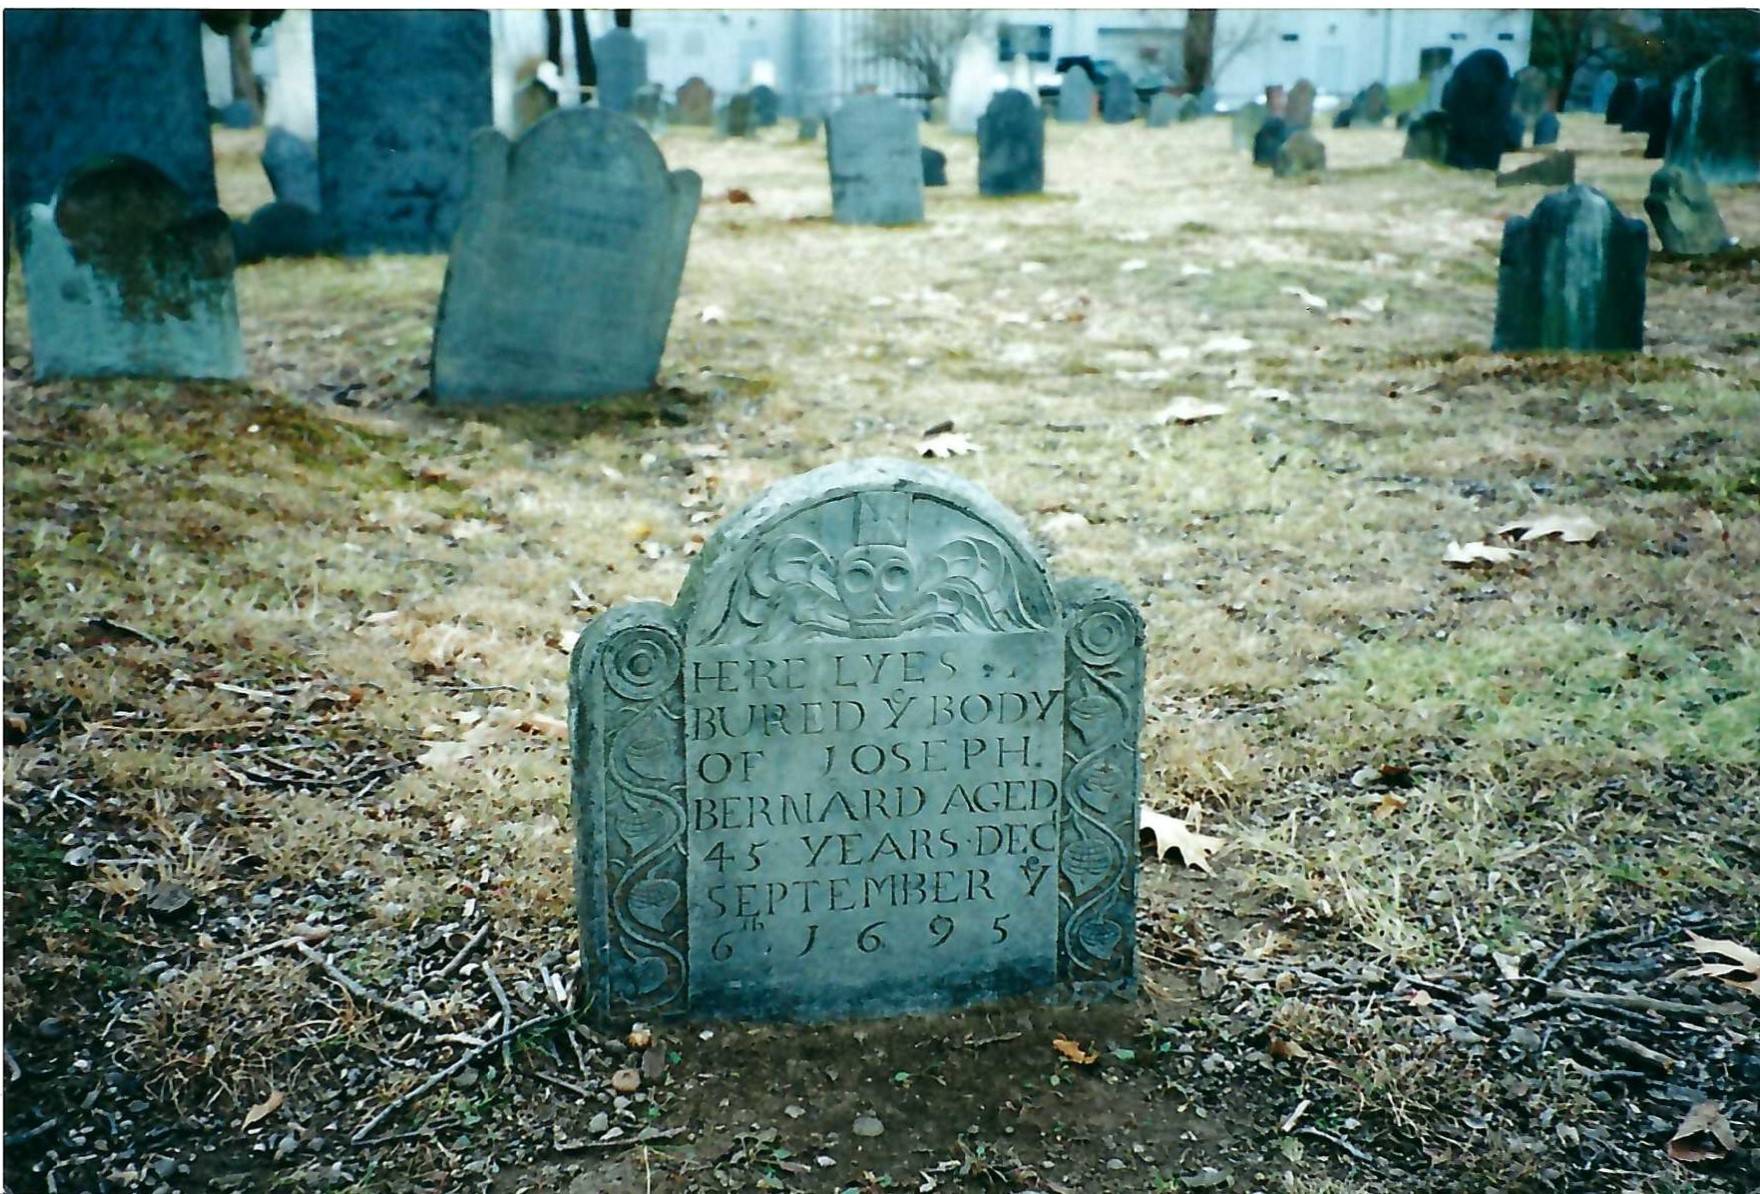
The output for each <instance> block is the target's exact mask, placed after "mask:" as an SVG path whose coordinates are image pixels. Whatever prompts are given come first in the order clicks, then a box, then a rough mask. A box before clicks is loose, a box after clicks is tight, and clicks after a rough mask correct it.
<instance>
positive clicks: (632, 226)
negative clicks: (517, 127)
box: [433, 108, 703, 404]
mask: <svg viewBox="0 0 1760 1194" xmlns="http://www.w3.org/2000/svg"><path fill="white" fill-rule="evenodd" d="M702 189H703V184H702V180H701V179H700V178H698V177H697V175H696V174H695V173H694V172H692V171H690V170H677V171H671V172H669V171H668V170H667V169H666V162H665V161H664V160H663V159H662V158H661V156H660V151H659V150H658V149H657V148H655V146H654V142H653V140H652V139H651V138H650V137H649V136H648V134H647V133H646V132H644V131H643V130H642V128H641V126H639V125H638V124H636V123H635V122H634V121H633V120H629V119H628V118H626V117H622V116H619V115H617V114H615V113H611V112H606V111H603V110H601V109H598V108H564V109H562V110H560V111H557V112H552V113H551V114H550V115H548V116H546V117H544V119H542V120H540V121H539V122H538V123H537V124H535V125H533V126H532V128H531V129H530V130H529V131H528V132H526V133H525V135H523V136H522V137H520V139H519V140H518V141H515V142H512V143H509V141H508V140H507V138H506V137H504V136H502V135H501V134H500V133H499V132H497V131H496V130H494V129H492V128H487V129H482V130H480V131H479V132H478V133H477V135H476V136H475V137H474V138H473V139H472V142H471V187H470V195H469V198H468V199H467V200H466V203H465V210H464V215H463V218H462V219H461V220H460V222H459V227H458V235H457V237H455V238H454V240H453V244H452V254H451V256H450V258H449V259H448V260H447V264H446V288H445V290H444V291H443V293H442V294H441V297H440V313H439V317H438V319H437V321H436V324H435V330H434V354H433V361H434V364H433V371H434V377H433V390H434V397H435V400H436V401H438V402H441V403H459V404H492V403H500V402H578V401H582V400H584V399H590V398H597V397H602V396H604V395H607V394H617V393H625V392H628V391H632V390H644V389H647V388H648V387H649V386H651V385H652V384H653V382H654V377H655V374H656V373H657V371H658V370H659V367H660V356H661V353H662V352H663V351H664V349H665V347H666V333H667V329H668V327H669V326H670V325H671V322H672V310H673V307H674V306H675V305H676V304H677V301H678V284H679V279H680V278H681V277H682V276H683V274H684V260H685V250H686V248H687V247H688V245H689V243H690V232H691V222H692V220H694V219H695V218H696V214H697V203H698V201H699V199H700V198H701V195H702Z"/></svg>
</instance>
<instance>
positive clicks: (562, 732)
mask: <svg viewBox="0 0 1760 1194" xmlns="http://www.w3.org/2000/svg"><path fill="white" fill-rule="evenodd" d="M519 728H520V729H522V730H524V731H525V732H526V733H528V734H548V735H549V736H550V737H552V738H566V737H568V722H567V720H566V719H564V718H561V717H551V716H550V715H549V714H548V713H528V714H526V715H525V717H524V719H523V720H521V721H520V723H519Z"/></svg>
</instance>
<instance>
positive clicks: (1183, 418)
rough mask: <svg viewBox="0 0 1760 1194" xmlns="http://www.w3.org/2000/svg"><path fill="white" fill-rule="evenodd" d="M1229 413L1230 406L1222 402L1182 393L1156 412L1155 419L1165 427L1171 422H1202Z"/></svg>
mask: <svg viewBox="0 0 1760 1194" xmlns="http://www.w3.org/2000/svg"><path fill="white" fill-rule="evenodd" d="M1227 413H1228V407H1226V406H1223V405H1222V404H1221V403H1218V402H1205V401H1203V400H1202V399H1200V398H1194V397H1192V396H1191V395H1190V394H1181V395H1180V396H1179V397H1178V398H1175V399H1174V400H1173V401H1172V402H1169V403H1168V404H1167V405H1166V406H1164V407H1162V408H1161V410H1160V411H1158V412H1157V413H1156V415H1155V421H1156V422H1157V423H1159V424H1161V425H1162V426H1163V427H1165V426H1167V424H1169V423H1202V422H1203V421H1204V420H1205V419H1214V418H1216V417H1217V416H1218V415H1226V414H1227Z"/></svg>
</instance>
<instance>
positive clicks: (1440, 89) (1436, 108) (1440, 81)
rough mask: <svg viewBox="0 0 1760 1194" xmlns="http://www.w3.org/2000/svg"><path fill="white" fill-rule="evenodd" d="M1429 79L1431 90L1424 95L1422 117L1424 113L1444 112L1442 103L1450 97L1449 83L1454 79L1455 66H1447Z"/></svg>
mask: <svg viewBox="0 0 1760 1194" xmlns="http://www.w3.org/2000/svg"><path fill="white" fill-rule="evenodd" d="M1427 77H1428V79H1429V89H1428V90H1427V91H1426V92H1425V93H1424V105H1423V109H1422V111H1421V112H1420V113H1419V114H1420V115H1422V114H1423V112H1440V111H1442V110H1443V109H1442V101H1443V98H1444V97H1445V96H1447V95H1448V84H1449V82H1450V81H1451V80H1452V79H1453V78H1454V66H1453V65H1452V64H1445V65H1443V66H1442V67H1439V68H1438V69H1437V70H1436V71H1435V72H1434V73H1433V74H1431V75H1429V76H1427Z"/></svg>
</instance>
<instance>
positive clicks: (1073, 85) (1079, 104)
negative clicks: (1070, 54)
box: [1057, 66, 1094, 124]
mask: <svg viewBox="0 0 1760 1194" xmlns="http://www.w3.org/2000/svg"><path fill="white" fill-rule="evenodd" d="M1057 119H1058V121H1059V122H1061V123H1063V124H1086V123H1087V122H1088V121H1090V120H1092V119H1094V80H1092V79H1090V78H1089V77H1088V72H1087V71H1085V70H1083V69H1082V68H1081V67H1079V66H1075V67H1071V68H1070V69H1069V70H1067V71H1064V72H1063V78H1062V82H1061V83H1060V84H1059V85H1058V88H1057Z"/></svg>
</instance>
